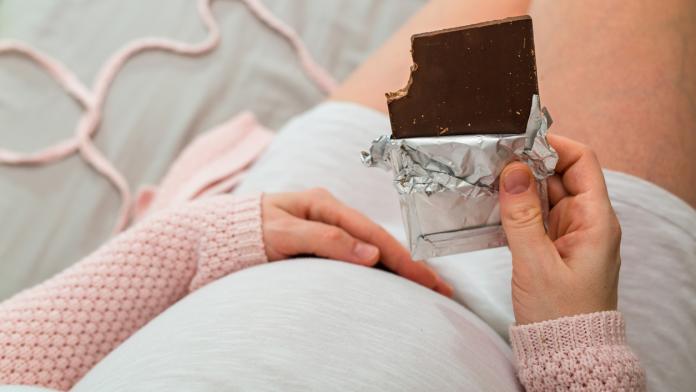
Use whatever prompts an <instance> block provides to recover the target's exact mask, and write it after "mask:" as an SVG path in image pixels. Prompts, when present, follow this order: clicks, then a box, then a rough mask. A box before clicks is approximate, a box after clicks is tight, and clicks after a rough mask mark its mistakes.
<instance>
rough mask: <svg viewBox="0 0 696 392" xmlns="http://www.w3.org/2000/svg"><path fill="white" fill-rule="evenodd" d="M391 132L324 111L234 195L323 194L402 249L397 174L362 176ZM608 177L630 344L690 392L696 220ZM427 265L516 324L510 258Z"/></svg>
mask: <svg viewBox="0 0 696 392" xmlns="http://www.w3.org/2000/svg"><path fill="white" fill-rule="evenodd" d="M389 130H390V127H389V121H388V118H387V117H386V116H385V115H383V114H381V113H378V112H375V111H373V110H370V109H367V108H364V107H360V106H357V105H353V104H347V103H338V102H330V103H326V104H323V105H320V106H319V107H317V108H315V109H314V110H312V111H310V112H308V113H306V114H304V115H301V116H299V117H297V118H295V119H294V120H293V121H291V122H290V123H289V124H288V125H287V126H286V127H285V128H284V129H282V130H281V131H280V135H279V136H278V138H277V140H276V141H275V142H274V144H273V145H272V146H271V148H270V149H269V150H268V151H267V153H266V154H265V155H264V156H263V157H262V158H261V160H260V161H259V162H258V163H257V165H256V166H255V168H254V169H253V171H252V172H251V173H250V175H249V177H248V178H247V179H246V180H245V181H244V182H243V183H242V185H241V186H240V188H239V189H238V190H237V192H239V193H246V192H252V191H265V192H279V191H288V190H300V189H305V188H307V187H314V186H322V187H325V188H327V189H328V190H330V191H331V192H333V193H334V194H335V195H336V196H337V197H338V198H339V199H341V200H342V201H344V202H346V203H348V204H349V205H351V206H353V207H355V208H357V209H358V210H360V211H362V212H363V213H365V214H366V215H368V216H369V217H370V218H372V219H373V220H375V221H376V222H378V223H380V224H382V225H383V226H384V227H385V228H386V229H387V230H388V231H390V232H391V233H392V234H393V235H395V236H396V237H397V238H399V239H400V240H402V241H403V240H404V238H405V237H404V230H403V226H402V223H401V216H400V212H399V208H398V199H397V195H396V191H395V190H394V189H393V188H392V185H391V174H390V173H387V172H384V171H381V170H379V169H368V168H365V167H363V166H362V165H361V163H360V159H359V155H360V151H361V150H364V149H366V148H367V147H368V146H369V143H370V141H371V140H372V139H374V138H375V137H377V136H379V135H382V134H387V133H389ZM551 132H553V128H551ZM605 175H606V180H607V185H608V188H609V193H610V196H611V199H612V204H613V205H614V208H615V209H616V211H617V214H618V215H619V219H620V221H621V224H622V228H623V242H622V262H623V264H622V270H621V277H620V285H619V286H620V291H619V297H620V300H619V310H621V311H622V312H623V313H624V314H625V316H626V320H627V325H628V327H627V328H628V339H629V342H630V343H631V345H632V346H633V347H634V349H635V350H636V351H637V353H638V355H639V356H640V358H641V361H642V362H643V364H644V365H645V367H646V368H647V372H648V385H649V387H650V389H653V390H671V391H690V390H693V385H696V373H695V372H694V371H693V369H696V301H694V298H696V234H694V233H696V211H694V209H693V208H691V207H689V206H688V205H687V204H686V203H684V202H683V201H681V200H680V199H678V198H676V197H675V196H673V195H671V194H670V193H669V192H666V191H665V190H663V189H661V188H658V187H657V186H655V185H653V184H651V183H648V182H645V181H642V180H640V179H638V178H635V177H632V176H628V175H625V174H621V173H616V172H611V171H606V172H605ZM430 263H431V264H432V265H433V266H435V268H436V269H437V270H438V271H439V272H440V274H441V275H442V276H443V277H444V278H445V279H446V280H447V281H449V282H450V283H451V284H452V285H453V286H454V287H455V289H456V300H457V301H458V302H459V303H461V304H463V305H465V306H466V307H468V308H469V309H471V310H472V311H473V312H474V313H475V314H477V315H478V316H479V317H481V318H482V319H483V320H485V321H486V322H487V323H488V324H489V325H490V326H491V327H492V328H493V329H494V330H496V331H497V332H498V333H499V334H500V335H501V336H503V337H507V328H508V326H509V325H510V324H511V323H512V322H513V320H514V318H513V314H512V304H511V296H510V278H511V264H510V253H509V251H508V249H507V248H497V249H489V250H485V251H480V252H473V253H467V254H462V255H455V256H448V257H442V258H438V259H433V260H430ZM667 364H669V365H668V366H667Z"/></svg>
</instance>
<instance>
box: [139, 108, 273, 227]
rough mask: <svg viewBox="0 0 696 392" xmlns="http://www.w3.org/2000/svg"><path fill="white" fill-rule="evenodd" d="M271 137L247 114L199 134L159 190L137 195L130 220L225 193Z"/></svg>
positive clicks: (145, 190) (169, 172)
mask: <svg viewBox="0 0 696 392" xmlns="http://www.w3.org/2000/svg"><path fill="white" fill-rule="evenodd" d="M273 136H274V133H273V132H271V131H270V130H268V129H266V128H264V127H263V126H261V125H260V124H259V123H258V122H257V121H256V118H255V117H254V115H253V114H251V113H250V112H244V113H242V114H239V115H238V116H236V117H234V118H233V119H231V120H230V121H228V122H226V123H224V124H222V125H220V126H218V127H217V128H215V129H212V130H210V131H207V132H205V133H203V134H201V135H200V136H198V137H197V138H196V139H194V140H193V141H192V142H191V143H190V144H189V145H188V146H187V147H186V148H185V149H184V151H182V152H181V154H179V157H178V158H177V159H176V160H175V161H174V163H173V164H172V165H171V167H170V168H169V171H168V173H167V174H166V175H165V176H164V178H163V180H162V182H161V183H160V185H159V187H152V186H147V187H145V188H143V189H141V190H140V191H139V192H138V195H137V196H136V200H135V206H134V214H133V215H134V219H136V220H137V219H140V218H141V217H142V216H144V215H145V214H146V213H149V212H152V211H156V210H159V209H162V208H163V207H171V206H173V205H178V204H181V203H184V202H186V201H190V200H193V199H195V198H199V197H204V196H211V195H215V194H220V193H225V192H229V191H230V190H231V189H232V188H233V187H234V186H235V185H236V184H237V183H238V182H239V180H241V177H242V173H243V172H244V171H245V169H246V168H248V167H249V165H251V163H252V162H253V161H254V160H255V159H256V157H257V156H258V155H259V154H260V153H261V152H262V151H263V150H264V149H265V148H266V147H267V146H268V144H269V143H270V142H271V140H272V139H273Z"/></svg>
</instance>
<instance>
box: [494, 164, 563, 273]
mask: <svg viewBox="0 0 696 392" xmlns="http://www.w3.org/2000/svg"><path fill="white" fill-rule="evenodd" d="M500 217H501V220H502V223H503V228H504V230H505V235H506V236H507V240H508V246H509V247H510V251H511V252H512V260H513V268H515V265H516V264H519V263H523V265H520V267H528V265H529V264H533V263H538V261H539V260H544V259H548V258H549V257H551V258H553V257H554V255H557V253H556V250H555V248H554V247H553V243H552V242H551V240H550V239H549V237H548V236H547V235H546V229H545V228H544V221H543V214H542V209H541V201H540V200H539V195H538V194H537V189H536V186H535V181H534V177H533V176H532V172H531V171H530V169H529V167H528V166H527V165H526V164H524V163H521V162H513V163H511V164H509V165H507V166H506V167H505V169H504V170H503V173H502V174H501V186H500Z"/></svg>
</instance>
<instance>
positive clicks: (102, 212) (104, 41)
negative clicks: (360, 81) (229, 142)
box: [0, 0, 424, 299]
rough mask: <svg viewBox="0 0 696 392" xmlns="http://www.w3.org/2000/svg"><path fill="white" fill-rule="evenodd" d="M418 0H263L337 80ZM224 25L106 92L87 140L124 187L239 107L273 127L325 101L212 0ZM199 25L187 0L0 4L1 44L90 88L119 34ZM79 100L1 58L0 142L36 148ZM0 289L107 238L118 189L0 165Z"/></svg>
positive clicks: (141, 64) (273, 38)
mask: <svg viewBox="0 0 696 392" xmlns="http://www.w3.org/2000/svg"><path fill="white" fill-rule="evenodd" d="M423 2H424V0H380V1H371V0H340V1H328V2H327V1H323V0H292V1H290V0H266V1H264V4H265V5H267V6H268V8H270V10H271V11H272V12H273V13H274V14H276V15H279V16H281V17H282V19H283V20H284V21H285V22H287V23H288V24H290V25H291V26H292V27H293V28H295V29H296V31H297V32H298V34H299V35H300V36H301V38H302V39H303V40H304V41H305V43H306V45H307V47H308V49H309V50H310V52H311V53H312V54H313V55H314V56H315V58H316V59H317V61H318V62H319V63H320V64H321V65H323V66H324V67H325V68H326V69H327V70H328V71H329V72H330V73H331V74H332V75H333V76H334V77H335V78H336V79H338V80H340V79H342V78H344V77H345V76H346V75H347V74H348V73H349V72H350V71H351V70H352V69H353V68H354V67H355V66H356V65H357V64H359V63H360V62H361V61H362V59H364V58H365V57H366V56H367V54H368V53H370V51H372V50H373V49H374V48H376V47H377V46H379V45H380V43H382V42H383V41H384V40H385V39H386V38H387V37H388V36H389V35H390V33H391V32H392V31H393V30H395V29H396V28H397V27H398V26H399V25H400V24H401V23H402V22H403V21H404V20H405V19H406V18H407V17H408V16H409V15H410V14H411V13H413V12H414V11H415V10H416V9H417V8H418V7H419V6H420V5H421V4H422V3H423ZM213 12H214V15H215V18H216V20H217V21H218V22H219V24H220V26H221V29H222V41H221V44H220V46H219V47H218V48H217V49H215V50H214V51H213V52H212V53H210V54H208V55H203V56H199V57H183V56H177V55H173V54H169V53H157V52H148V53H144V54H142V55H139V56H136V57H135V58H133V60H132V61H130V62H129V63H127V64H126V66H125V67H124V68H123V70H122V71H121V73H120V74H119V75H118V76H117V78H116V81H115V83H114V85H113V87H112V89H111V92H110V94H109V95H108V99H107V101H106V105H105V109H104V118H103V121H102V124H101V127H100V128H99V129H98V131H97V134H96V137H95V141H96V145H97V147H98V148H99V149H100V150H102V151H103V152H104V153H105V155H106V157H107V158H108V159H110V160H111V161H112V162H114V163H115V166H116V167H117V168H118V169H119V170H120V171H122V172H123V173H124V174H125V177H126V179H127V181H128V183H129V184H130V186H131V189H133V190H135V189H137V188H138V187H139V186H141V185H144V184H155V183H157V182H158V181H159V180H160V179H161V177H162V176H163V175H164V173H165V171H166V169H167V167H168V166H169V165H170V163H171V162H172V161H173V160H174V159H175V158H176V156H177V154H178V153H179V152H180V151H181V150H182V148H183V147H184V146H185V145H186V144H187V143H188V142H189V141H191V140H192V139H193V138H194V137H195V136H196V135H198V134H200V133H202V132H205V131H206V130H208V129H210V128H211V127H213V126H215V125H217V124H220V123H222V122H224V121H226V120H227V119H229V118H230V117H232V116H233V115H235V114H237V113H239V112H241V111H243V110H247V109H249V110H251V111H253V112H254V113H255V114H256V116H257V117H258V119H259V120H260V121H261V122H262V123H263V124H264V125H266V126H267V127H270V128H272V129H276V128H278V127H280V126H281V125H282V124H283V123H285V122H286V121H287V120H288V119H289V118H290V117H292V116H293V115H295V114H297V113H300V112H302V111H303V110H306V109H307V108H309V107H311V106H312V105H314V104H316V103H317V102H319V101H320V100H322V99H323V93H322V92H321V90H319V89H318V88H317V86H316V85H315V84H314V83H313V82H312V81H311V80H310V79H308V78H307V76H306V75H305V73H304V72H303V71H302V68H301V67H300V65H299V63H298V61H297V58H296V56H295V53H294V52H293V51H292V48H291V47H290V45H288V43H287V42H286V41H285V40H284V39H283V38H282V37H281V36H279V35H277V34H276V33H274V32H273V31H271V30H270V29H268V28H267V27H266V26H264V25H263V24H261V23H260V22H259V20H257V19H256V18H254V17H253V16H252V15H251V14H250V13H249V11H248V9H247V8H246V7H245V6H244V5H243V4H242V3H241V2H239V1H236V0H215V1H213ZM205 34H206V31H205V29H204V27H203V25H202V24H201V21H200V19H199V16H198V14H197V13H196V2H195V1H190V0H152V1H147V2H142V1H137V0H127V1H121V0H102V1H99V2H85V1H79V0H73V1H41V2H26V1H22V0H2V1H0V40H1V39H9V38H12V39H18V40H22V41H25V42H27V43H29V44H31V45H33V46H35V47H36V48H37V49H39V50H41V51H43V52H45V53H47V54H49V55H51V56H53V57H55V58H57V59H58V60H60V61H62V62H63V63H64V64H66V65H67V66H68V67H69V68H70V69H71V70H73V72H74V73H76V75H77V76H78V77H79V78H80V79H81V80H83V81H85V82H87V83H88V85H90V84H91V83H90V82H91V81H92V80H93V79H94V77H95V74H96V72H97V70H98V69H99V67H100V66H101V65H102V63H103V62H104V61H105V60H106V59H107V57H108V56H109V55H110V54H111V53H113V52H115V51H116V50H118V49H119V48H120V47H121V46H123V45H124V44H125V43H127V42H128V41H131V40H133V39H136V38H139V37H143V36H148V35H152V36H165V37H170V38H173V39H176V40H182V41H188V42H195V41H199V40H201V39H202V38H203V37H204V36H205ZM79 114H80V107H79V106H78V105H77V103H76V102H75V101H73V100H71V99H70V97H68V96H66V95H65V93H64V92H63V90H62V89H60V87H59V86H58V85H57V84H56V83H54V82H53V81H52V80H51V79H50V78H49V77H48V76H47V75H46V74H45V73H44V72H43V70H42V69H40V68H39V67H38V66H36V65H35V64H34V63H32V62H30V61H28V60H27V59H26V58H23V57H22V56H19V55H6V54H3V55H0V146H2V147H4V148H11V149H14V150H19V151H33V150H37V149H39V148H41V147H44V146H46V145H49V144H51V143H54V142H56V141H58V140H60V139H63V138H65V137H68V136H70V135H72V133H73V132H74V128H75V125H76V122H77V120H78V116H79ZM0 195H2V197H0V222H2V225H0V260H2V263H0V299H4V298H7V297H8V296H10V295H11V294H13V293H15V292H17V291H18V290H20V289H22V288H24V287H27V286H30V285H33V284H35V283H38V282H40V281H41V280H43V279H45V278H47V277H49V276H51V275H53V274H55V273H56V272H58V271H60V270H62V269H64V268H65V267H66V266H68V265H70V264H71V263H73V262H75V261H76V260H79V259H80V258H81V257H82V256H84V255H86V254H88V253H89V252H91V251H93V250H94V249H95V248H96V247H97V246H98V245H99V244H101V243H102V242H103V241H104V240H106V239H107V238H109V237H110V236H111V231H112V228H113V226H114V222H115V220H116V216H117V213H118V209H119V204H120V199H119V195H118V193H117V192H116V191H115V189H114V188H113V186H111V184H109V183H108V182H107V181H105V180H104V178H102V177H101V176H99V175H97V174H96V173H95V172H94V171H93V170H92V169H91V168H90V167H89V166H87V165H86V164H85V163H84V161H82V160H81V159H80V158H79V157H77V156H72V157H70V158H68V159H66V160H64V161H61V162H59V163H56V164H50V165H45V166H35V167H8V166H3V165H0Z"/></svg>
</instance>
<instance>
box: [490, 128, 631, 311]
mask: <svg viewBox="0 0 696 392" xmlns="http://www.w3.org/2000/svg"><path fill="white" fill-rule="evenodd" d="M549 142H550V143H551V145H552V146H553V147H554V148H555V149H556V151H558V154H559V158H560V159H559V162H558V165H557V166H556V175H554V176H552V177H550V178H549V201H550V203H551V206H552V208H551V211H550V214H549V227H548V232H546V230H545V229H544V222H543V219H542V211H541V207H540V202H539V196H538V194H537V189H536V186H533V185H534V184H535V183H534V180H533V177H532V174H531V172H530V170H529V168H528V167H527V165H525V164H523V163H520V162H515V163H512V164H510V165H508V166H507V167H506V168H505V170H504V171H503V173H502V175H501V178H502V184H501V187H500V188H501V189H500V205H501V218H502V221H503V227H504V229H505V234H506V235H507V238H508V243H509V246H510V251H511V252H512V304H513V309H514V312H515V319H516V320H517V323H518V324H529V323H534V322H539V321H544V320H551V319H555V318H559V317H563V316H570V315H575V314H582V313H592V312H598V311H604V310H615V309H616V304H617V292H618V288H617V286H618V279H619V266H620V264H621V259H620V256H619V243H620V242H621V228H620V226H619V221H618V220H617V218H616V214H615V213H614V210H613V209H612V207H611V203H610V202H609V196H608V194H607V188H606V184H605V183H604V176H603V175H602V170H601V167H600V165H599V161H598V160H597V157H596V156H595V154H594V153H593V152H592V151H591V150H590V149H589V148H588V147H586V146H584V145H582V144H579V143H576V142H574V141H572V140H570V139H567V138H564V137H560V136H555V135H551V136H549Z"/></svg>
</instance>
